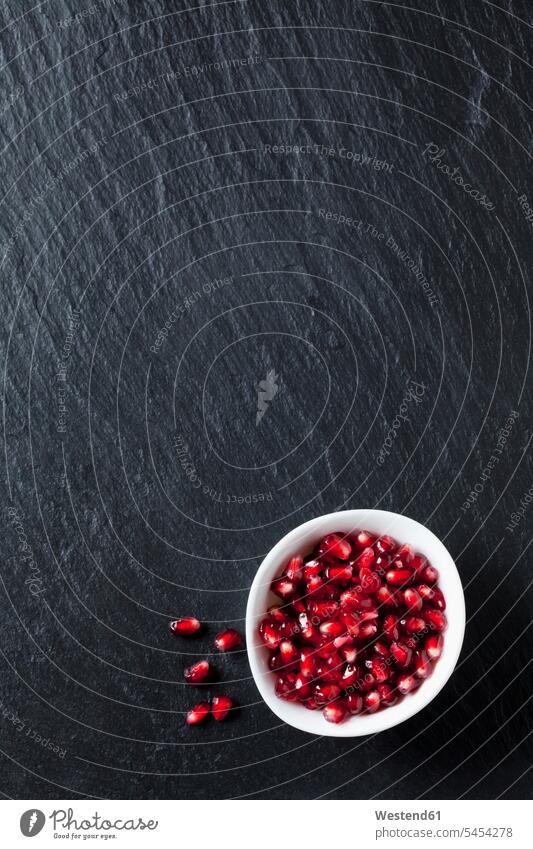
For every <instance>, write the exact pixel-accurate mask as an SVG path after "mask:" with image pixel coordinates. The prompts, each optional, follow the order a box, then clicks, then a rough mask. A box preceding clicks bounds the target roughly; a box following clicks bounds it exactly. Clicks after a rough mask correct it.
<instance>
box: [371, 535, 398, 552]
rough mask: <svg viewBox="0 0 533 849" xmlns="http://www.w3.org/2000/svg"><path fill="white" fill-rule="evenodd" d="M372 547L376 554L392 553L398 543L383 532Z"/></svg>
mask: <svg viewBox="0 0 533 849" xmlns="http://www.w3.org/2000/svg"><path fill="white" fill-rule="evenodd" d="M374 547H375V549H376V551H377V552H378V554H392V553H393V552H394V551H396V549H397V547H398V543H397V542H396V540H395V539H393V538H392V537H390V536H389V535H388V534H384V535H383V536H382V537H379V539H378V540H377V541H376V544H375V546H374Z"/></svg>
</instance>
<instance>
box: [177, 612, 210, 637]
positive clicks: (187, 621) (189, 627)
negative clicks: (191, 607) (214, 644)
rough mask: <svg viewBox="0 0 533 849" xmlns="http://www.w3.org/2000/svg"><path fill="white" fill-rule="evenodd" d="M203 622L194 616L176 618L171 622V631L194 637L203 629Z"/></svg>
mask: <svg viewBox="0 0 533 849" xmlns="http://www.w3.org/2000/svg"><path fill="white" fill-rule="evenodd" d="M201 627H202V623H201V622H200V621H199V620H198V619H195V618H194V616H186V617H185V618H184V619H175V620H174V622H171V623H170V631H171V633H172V634H175V635H176V636H177V637H192V636H193V635H194V634H197V633H198V631H199V630H200V629H201Z"/></svg>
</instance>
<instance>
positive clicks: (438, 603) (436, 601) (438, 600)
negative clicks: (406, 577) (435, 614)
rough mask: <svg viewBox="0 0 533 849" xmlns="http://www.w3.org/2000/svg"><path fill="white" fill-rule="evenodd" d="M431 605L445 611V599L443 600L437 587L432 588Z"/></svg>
mask: <svg viewBox="0 0 533 849" xmlns="http://www.w3.org/2000/svg"><path fill="white" fill-rule="evenodd" d="M431 603H432V604H433V605H434V607H436V608H437V609H438V610H446V599H445V598H444V596H443V594H442V591H441V590H439V588H438V587H433V599H432V601H431Z"/></svg>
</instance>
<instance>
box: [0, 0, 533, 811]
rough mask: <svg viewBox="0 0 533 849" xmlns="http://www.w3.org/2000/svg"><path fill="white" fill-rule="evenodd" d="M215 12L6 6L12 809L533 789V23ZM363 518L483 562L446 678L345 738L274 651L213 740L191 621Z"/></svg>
mask: <svg viewBox="0 0 533 849" xmlns="http://www.w3.org/2000/svg"><path fill="white" fill-rule="evenodd" d="M190 5H191V4H188V3H185V2H178V3H175V4H167V3H164V2H161V3H156V2H148V0H146V2H142V3H136V2H133V0H129V2H128V1H127V0H124V2H119V1H118V0H117V2H114V3H111V2H108V3H103V2H100V3H96V4H93V5H91V4H89V3H86V4H74V3H65V2H60V0H54V2H53V3H52V2H44V3H41V4H39V5H37V6H36V5H35V4H34V3H33V2H29V0H17V2H15V0H6V2H4V3H2V8H1V16H2V22H3V24H2V25H3V30H2V36H1V39H2V52H3V56H2V59H3V65H4V70H3V72H2V96H1V100H0V105H1V122H0V123H1V144H2V153H3V157H2V164H3V167H2V186H1V191H2V213H3V214H2V217H1V224H0V226H1V234H0V243H1V246H2V251H1V253H2V260H1V261H2V270H3V284H2V290H3V293H4V296H3V297H4V300H3V304H4V317H5V329H6V332H5V334H4V337H3V353H4V355H5V357H4V358H3V359H4V370H3V371H4V382H3V389H4V393H3V402H4V406H3V413H4V418H3V436H4V448H5V450H4V452H3V468H4V473H3V475H2V487H3V499H2V500H3V511H2V512H3V551H4V556H3V559H2V580H3V583H2V594H1V598H2V614H1V618H0V623H1V624H0V628H1V633H2V659H1V663H2V678H1V680H2V693H1V701H2V706H1V713H0V717H1V723H2V731H1V737H2V744H1V748H2V771H1V772H2V792H3V794H5V796H10V797H17V798H24V797H26V798H39V797H43V798H62V797H63V798H64V797H70V796H71V797H72V798H80V797H91V796H95V797H106V798H107V797H114V798H120V797H122V798H124V797H125V798H128V797H139V798H143V797H148V798H173V797H176V798H183V797H191V798H202V797H224V798H226V797H236V796H251V797H256V798H257V797H262V798H313V797H318V796H322V795H324V794H326V795H328V796H329V797H330V798H370V797H375V796H381V797H390V798H416V797H420V796H424V794H426V795H427V797H440V798H455V797H457V796H465V797H468V798H476V797H482V798H487V797H488V798H494V797H496V796H500V795H501V796H504V797H530V795H531V787H532V779H531V776H532V773H531V772H528V767H529V765H530V763H531V738H529V737H528V735H529V734H530V733H531V732H530V726H531V703H530V702H529V701H528V700H529V699H530V698H531V695H530V693H531V682H532V676H531V665H530V664H531V647H532V632H531V629H530V625H531V600H532V593H531V579H532V568H531V554H530V547H529V546H530V526H531V516H532V515H533V507H531V506H530V505H529V503H528V502H529V501H530V500H531V497H530V496H528V495H527V492H528V490H529V489H530V487H531V486H532V483H533V480H532V477H533V476H532V472H531V452H530V439H531V406H532V402H531V396H530V393H528V387H529V386H530V385H531V374H530V343H531V334H530V330H531V326H530V318H531V316H530V300H529V299H528V290H530V286H529V278H530V274H531V266H532V252H531V244H532V233H533V230H532V226H533V225H532V223H531V222H528V220H527V207H526V206H525V205H524V204H525V201H524V199H523V196H524V195H525V196H526V198H527V201H528V202H529V203H530V204H532V205H533V187H532V185H531V153H530V150H531V120H532V112H531V108H532V107H531V105H530V102H528V101H530V93H531V84H530V80H531V64H530V63H531V61H532V51H531V44H532V41H531V39H532V26H533V16H532V13H531V7H530V4H529V3H528V2H527V0H516V2H509V1H508V0H500V2H499V3H489V2H483V0H476V2H471V3H468V4H465V5H466V8H465V9H462V8H461V7H462V5H463V4H457V3H454V2H452V0H440V1H439V2H438V3H432V2H424V0H418V2H412V0H408V2H407V3H406V4H402V5H401V6H400V5H396V4H394V3H387V4H385V3H378V2H370V0H369V2H343V0H338V2H335V3H328V2H315V0H309V2H305V3H304V2H291V3H286V2H279V1H278V0H271V2H268V3H265V2H261V0H245V1H244V2H228V3H217V4H215V5H214V6H210V5H209V4H207V3H206V4H195V5H196V8H195V9H194V10H188V7H189V6H190ZM170 7H172V11H170ZM76 14H78V17H75V16H76ZM232 60H233V63H232V64H230V62H231V61H232ZM236 60H238V63H237V61H236ZM272 145H278V146H279V145H284V146H295V145H296V146H299V147H300V150H299V151H296V152H295V151H294V147H293V148H292V150H291V151H290V152H277V153H276V152H272V150H271V149H270V148H269V147H268V146H272ZM429 145H434V146H435V147H434V148H431V147H429V148H428V146H429ZM441 149H444V150H443V151H442V152H441V153H440V154H437V152H438V151H441ZM431 151H433V152H434V154H437V156H435V155H434V156H433V159H434V161H432V159H431V157H430V155H429V154H430V152H431ZM444 165H447V166H448V173H446V169H445V168H444V167H443V166H444ZM439 166H440V167H439ZM454 169H458V170H457V171H454ZM458 175H462V178H463V180H464V182H465V183H468V184H469V185H470V186H471V188H470V189H469V191H470V192H474V194H473V195H472V194H469V193H467V191H465V189H464V187H462V186H461V185H459V184H458V183H457V182H456V180H457V178H458ZM521 197H522V200H520V198H521ZM328 213H331V214H330V215H328ZM340 216H344V217H345V218H349V219H351V221H350V222H348V223H345V222H344V221H342V220H341V221H339V217H340ZM395 245H396V246H397V247H396V248H395V247H394V246H395ZM410 260H412V261H413V262H411V267H410V265H409V261H410ZM415 263H416V267H415V268H414V269H413V264H415ZM73 310H74V311H75V312H72V311H73ZM170 316H173V317H174V321H173V323H172V322H171V323H170V328H169V330H168V335H166V336H163V335H160V334H161V333H162V332H163V329H164V328H165V323H166V322H167V321H169V317H170ZM157 340H159V342H158V341H157ZM272 369H273V370H274V371H275V373H276V375H277V376H278V385H279V391H278V394H277V396H276V397H275V399H274V400H273V401H272V403H271V404H270V406H269V407H268V410H267V413H266V415H265V417H264V418H263V419H262V421H261V423H260V424H259V425H258V426H256V424H255V417H256V407H257V394H256V388H257V383H258V381H260V380H263V379H265V377H266V375H267V372H268V371H270V370H272ZM410 379H411V380H416V381H417V382H418V383H419V384H423V386H424V390H423V397H422V402H421V403H420V404H417V405H415V404H414V403H413V404H412V405H411V408H410V416H409V422H407V423H405V424H402V427H401V430H400V432H399V436H398V439H396V440H395V442H394V445H393V448H392V450H391V451H390V454H389V456H387V457H386V458H385V459H386V461H385V462H384V463H383V464H382V465H378V464H377V463H376V458H377V457H378V455H379V452H380V449H381V447H382V445H383V443H384V440H385V439H386V437H387V434H388V432H389V429H390V427H391V423H392V421H393V419H394V416H395V415H396V413H397V411H398V408H399V405H400V403H401V400H402V397H403V394H404V390H405V384H406V381H408V380H410ZM62 404H63V405H64V408H65V409H64V410H63V411H62V410H61V405H62ZM513 411H517V413H518V417H517V418H516V419H513V424H512V426H511V427H509V428H507V431H508V432H507V434H506V435H505V433H504V436H503V439H504V441H501V439H502V435H501V429H502V428H505V424H506V422H507V420H508V419H509V416H511V415H512V414H513ZM179 440H181V442H180V441H179ZM499 440H500V442H499ZM498 445H500V448H501V451H500V453H496V449H497V447H498ZM180 446H181V451H179V452H178V451H177V447H178V449H179V448H180ZM183 446H186V447H185V448H183ZM493 456H497V462H496V461H492V468H491V470H490V471H488V472H487V471H485V472H484V470H486V469H487V466H488V464H489V463H490V462H491V457H493ZM184 457H185V460H184V459H183V458H184ZM471 491H475V492H476V496H475V497H474V498H473V499H472V501H471V503H470V504H469V506H468V508H466V507H463V505H464V504H465V502H466V501H467V499H468V497H469V493H470V492H471ZM532 492H533V490H532ZM521 503H522V507H521ZM342 506H345V507H358V506H375V507H381V508H385V509H392V510H396V511H399V512H406V513H407V514H409V515H410V516H413V517H414V518H416V519H418V520H420V521H422V522H424V523H426V524H427V525H428V526H429V527H430V528H431V529H432V530H433V531H435V533H437V534H438V535H439V536H441V538H442V539H443V540H444V541H445V543H446V544H447V546H448V547H449V549H450V551H451V552H452V554H453V555H454V557H455V558H456V559H457V563H458V566H459V569H460V572H461V575H462V578H463V581H464V584H465V587H466V600H467V607H468V617H469V621H468V627H467V633H466V640H465V646H464V651H463V654H462V657H461V662H460V665H459V668H458V670H457V672H456V674H455V675H454V677H453V678H452V680H451V681H450V683H449V684H448V686H447V687H446V688H445V690H444V691H443V692H442V693H441V694H440V695H439V697H438V698H437V699H436V700H435V701H434V702H433V703H432V704H431V706H430V707H428V708H427V709H426V710H425V711H424V712H423V713H422V714H420V715H419V716H416V717H414V718H413V719H411V720H410V721H408V722H406V723H405V724H403V725H401V726H399V727H398V728H395V729H393V730H391V731H390V732H387V733H383V734H381V735H379V737H375V738H373V739H354V740H333V739H328V738H321V739H316V738H313V737H310V736H307V735H305V734H303V733H300V732H298V731H296V730H293V729H291V728H288V727H284V726H280V723H279V722H278V721H277V719H276V717H275V716H274V715H273V714H271V713H270V711H269V710H268V709H267V708H266V706H265V705H264V704H262V703H261V702H260V700H259V696H258V693H257V690H256V688H255V686H254V684H253V682H252V681H251V679H250V671H249V667H248V664H247V660H246V654H245V653H244V652H241V653H238V654H235V655H233V656H231V657H218V658H217V660H216V663H217V667H218V670H219V674H220V675H221V677H223V678H225V679H226V680H227V681H228V682H229V681H231V684H230V683H227V684H226V686H227V688H228V690H231V692H232V694H233V695H234V696H235V698H236V699H237V700H238V702H239V703H240V705H241V711H240V715H239V716H238V718H235V720H234V721H232V722H229V723H227V724H225V725H220V726H217V725H215V723H212V724H210V725H208V726H206V727H205V728H204V729H196V730H194V729H187V728H185V727H184V725H183V712H184V711H185V710H186V709H187V707H188V705H189V703H190V698H191V697H190V693H186V692H185V688H184V685H183V684H182V683H181V680H180V679H181V671H182V668H183V666H184V664H185V663H186V661H187V660H188V658H190V656H191V655H192V656H197V653H199V652H201V653H202V654H205V653H206V652H207V651H208V650H209V644H210V643H209V640H208V639H207V638H206V640H205V641H204V642H200V643H198V644H195V645H193V644H191V643H187V644H185V643H183V645H182V644H178V643H177V642H176V641H173V640H172V639H171V638H170V637H169V636H168V634H167V621H168V620H169V618H171V617H173V616H175V615H178V614H187V613H189V612H194V613H196V614H197V615H198V616H200V617H201V618H202V619H204V620H207V621H208V622H210V625H209V629H210V630H209V634H210V635H212V634H213V633H215V629H217V628H219V627H220V626H221V623H231V624H232V625H233V624H235V625H236V626H237V627H242V625H243V615H244V611H245V604H246V597H247V590H248V587H249V585H250V583H251V580H252V578H253V575H254V572H255V570H256V568H257V566H258V564H259V563H260V561H261V559H262V557H263V555H264V554H265V553H266V552H267V551H268V549H269V548H270V547H271V546H272V545H273V544H274V543H275V542H276V541H277V540H278V539H279V538H280V536H282V535H283V534H284V533H286V532H287V531H288V530H289V529H291V528H292V527H293V526H294V525H295V524H298V523H299V522H301V521H304V520H306V519H308V518H311V517H313V516H315V515H319V514H321V513H325V512H329V511H330V510H333V509H335V508H339V507H342ZM513 514H514V515H515V519H514V520H513V519H512V517H513ZM511 525H512V527H511ZM197 645H198V646H199V648H197ZM47 741H49V746H48V745H47ZM54 747H55V749H54Z"/></svg>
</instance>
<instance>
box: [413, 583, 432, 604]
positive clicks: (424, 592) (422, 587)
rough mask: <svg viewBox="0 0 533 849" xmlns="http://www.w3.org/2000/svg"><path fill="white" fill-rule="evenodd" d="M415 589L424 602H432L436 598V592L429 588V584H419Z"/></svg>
mask: <svg viewBox="0 0 533 849" xmlns="http://www.w3.org/2000/svg"><path fill="white" fill-rule="evenodd" d="M415 589H416V591H417V593H418V595H419V596H420V598H421V599H423V600H424V601H432V600H433V598H434V596H435V590H434V589H433V588H432V587H428V585H427V584H419V585H418V586H417V587H415Z"/></svg>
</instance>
